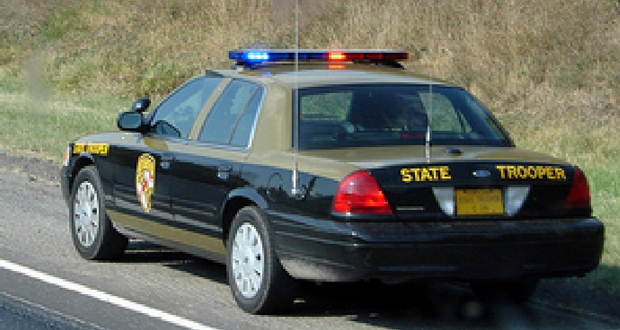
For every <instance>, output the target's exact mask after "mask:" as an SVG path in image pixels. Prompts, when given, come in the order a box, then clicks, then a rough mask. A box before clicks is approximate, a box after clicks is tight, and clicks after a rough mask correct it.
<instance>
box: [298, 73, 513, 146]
mask: <svg viewBox="0 0 620 330" xmlns="http://www.w3.org/2000/svg"><path fill="white" fill-rule="evenodd" d="M299 114H300V118H299V119H300V121H299V125H300V126H299V128H300V130H299V149H335V148H343V147H361V146H394V145H423V144H424V143H425V141H426V132H427V130H428V127H429V125H430V129H431V141H432V144H433V145H490V146H506V145H511V144H512V143H511V142H510V140H509V138H508V136H507V135H506V134H505V133H504V131H503V129H502V128H501V127H500V126H499V124H498V123H497V121H496V120H495V119H493V117H492V116H491V115H490V114H489V113H488V112H487V111H486V110H485V109H484V108H483V107H482V105H481V104H480V103H479V102H477V101H476V99H475V98H474V97H472V96H471V95H470V94H469V93H467V92H466V91H465V90H463V89H461V88H457V87H445V86H441V87H440V86H432V87H430V86H428V85H402V84H399V85H385V84H383V85H344V86H343V85H339V86H329V87H315V88H306V89H300V90H299Z"/></svg>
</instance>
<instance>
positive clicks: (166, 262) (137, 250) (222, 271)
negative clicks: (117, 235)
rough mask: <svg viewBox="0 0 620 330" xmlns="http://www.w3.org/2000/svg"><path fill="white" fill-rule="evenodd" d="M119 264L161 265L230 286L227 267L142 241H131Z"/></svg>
mask: <svg viewBox="0 0 620 330" xmlns="http://www.w3.org/2000/svg"><path fill="white" fill-rule="evenodd" d="M119 262H122V263H135V264H140V263H142V264H150V263H153V264H160V265H162V266H165V267H168V268H172V269H174V270H178V271H182V272H185V273H189V274H192V275H196V276H200V277H203V278H207V279H209V280H212V281H215V282H217V283H221V284H228V281H227V279H226V267H225V266H224V265H222V264H219V263H216V262H213V261H209V260H207V259H203V258H199V257H195V256H192V255H190V254H187V253H184V252H179V251H177V250H173V249H169V248H166V247H162V246H160V245H156V244H154V243H150V242H147V241H142V240H131V241H130V242H129V246H128V247H127V250H126V251H125V255H124V256H123V258H122V259H121V260H119Z"/></svg>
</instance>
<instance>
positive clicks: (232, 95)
mask: <svg viewBox="0 0 620 330" xmlns="http://www.w3.org/2000/svg"><path fill="white" fill-rule="evenodd" d="M262 95H263V90H262V88H261V87H260V86H259V85H257V84H254V83H250V82H247V81H242V80H233V81H232V82H231V83H230V84H229V85H228V86H227V87H226V90H224V92H223V93H222V95H221V96H220V98H219V99H218V100H217V102H216V103H215V105H214V106H213V109H211V112H210V113H209V116H208V117H207V119H206V121H205V123H204V125H203V127H202V130H201V131H200V135H199V136H198V140H199V141H201V142H206V143H213V144H220V145H231V146H235V147H246V146H248V145H249V140H250V135H251V133H252V130H253V128H254V123H255V121H256V114H257V113H258V108H259V107H260V101H261V100H262Z"/></svg>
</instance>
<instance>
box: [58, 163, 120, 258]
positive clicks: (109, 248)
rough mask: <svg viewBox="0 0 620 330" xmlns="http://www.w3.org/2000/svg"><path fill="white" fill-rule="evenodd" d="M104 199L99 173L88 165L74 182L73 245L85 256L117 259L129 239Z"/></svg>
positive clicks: (71, 208) (72, 203)
mask: <svg viewBox="0 0 620 330" xmlns="http://www.w3.org/2000/svg"><path fill="white" fill-rule="evenodd" d="M103 198H104V195H103V190H102V188H101V179H100V178H99V172H98V171H97V169H96V168H95V167H94V166H87V167H84V168H83V169H82V170H80V172H79V173H78V175H77V177H76V178H75V182H74V183H73V189H72V190H71V203H70V210H69V211H70V219H69V223H70V229H71V236H72V238H73V245H74V246H75V248H76V250H77V251H78V253H79V254H80V256H82V257H83V258H84V259H89V260H105V259H116V258H118V257H120V256H121V255H122V254H123V252H124V251H125V249H126V247H127V242H128V241H127V238H126V237H125V236H123V235H121V234H120V233H118V232H117V231H116V229H114V227H113V226H112V223H111V222H110V220H109V219H108V216H107V214H106V212H105V204H104V200H103Z"/></svg>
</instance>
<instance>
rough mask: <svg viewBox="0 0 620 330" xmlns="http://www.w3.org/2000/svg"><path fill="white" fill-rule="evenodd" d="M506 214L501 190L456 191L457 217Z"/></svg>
mask: <svg viewBox="0 0 620 330" xmlns="http://www.w3.org/2000/svg"><path fill="white" fill-rule="evenodd" d="M500 214H504V201H503V200H502V190H501V189H456V215H465V216H467V215H500Z"/></svg>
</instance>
